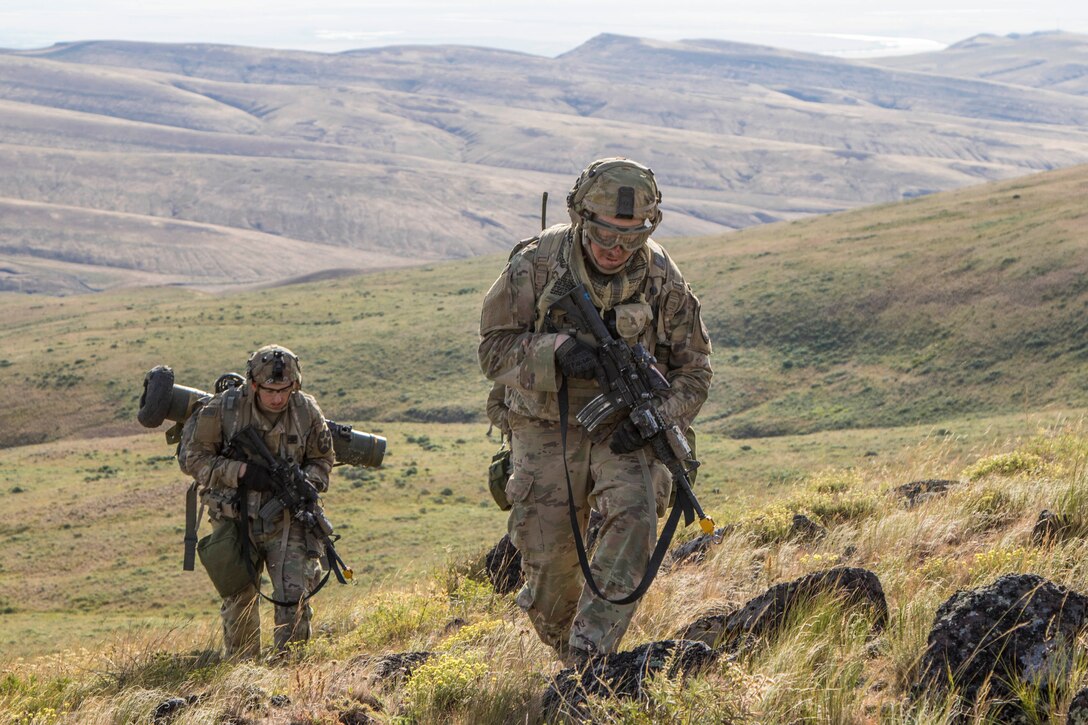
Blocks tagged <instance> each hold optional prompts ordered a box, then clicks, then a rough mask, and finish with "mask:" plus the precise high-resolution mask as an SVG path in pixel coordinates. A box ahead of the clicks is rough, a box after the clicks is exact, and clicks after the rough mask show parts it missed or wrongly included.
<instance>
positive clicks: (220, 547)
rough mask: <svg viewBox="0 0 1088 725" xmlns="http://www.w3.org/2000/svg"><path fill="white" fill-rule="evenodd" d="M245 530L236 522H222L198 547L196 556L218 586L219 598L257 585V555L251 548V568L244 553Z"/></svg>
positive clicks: (216, 586) (216, 587) (216, 588)
mask: <svg viewBox="0 0 1088 725" xmlns="http://www.w3.org/2000/svg"><path fill="white" fill-rule="evenodd" d="M243 535H244V534H243V533H242V527H241V525H240V524H239V523H238V522H237V521H220V522H219V523H218V524H217V525H216V527H215V529H214V530H213V531H212V532H211V533H210V534H208V535H207V536H205V537H204V538H202V539H201V540H200V541H199V542H197V545H196V553H197V556H199V557H200V563H201V564H203V565H204V569H206V570H207V572H208V576H209V577H210V578H211V580H212V584H214V585H215V590H216V591H217V592H219V596H221V597H223V598H224V599H226V598H227V597H233V596H234V595H235V594H237V593H239V592H240V591H242V590H243V589H245V588H246V587H247V586H251V585H253V584H254V578H255V576H254V574H255V572H256V567H257V557H256V552H255V551H254V550H253V549H252V548H250V566H247V565H246V562H245V558H244V556H243V554H242V536H243Z"/></svg>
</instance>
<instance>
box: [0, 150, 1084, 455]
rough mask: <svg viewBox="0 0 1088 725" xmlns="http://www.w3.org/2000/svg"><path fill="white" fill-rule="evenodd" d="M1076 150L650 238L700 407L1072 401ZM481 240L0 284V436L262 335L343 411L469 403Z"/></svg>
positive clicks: (124, 416)
mask: <svg viewBox="0 0 1088 725" xmlns="http://www.w3.org/2000/svg"><path fill="white" fill-rule="evenodd" d="M1086 177H1088V170H1086V169H1085V168H1074V169H1068V170H1064V171H1058V172H1051V173H1047V174H1040V175H1037V176H1034V177H1030V178H1028V179H1017V180H1016V181H1015V182H1005V183H1000V184H990V185H985V186H981V187H974V188H971V189H968V190H963V191H957V192H954V193H945V194H937V195H933V196H931V197H926V198H922V199H917V200H913V201H910V202H906V203H902V204H895V205H883V206H877V207H871V208H866V209H861V210H856V211H852V212H847V213H843V214H836V215H831V216H827V217H821V218H812V219H806V220H804V221H800V222H795V223H790V224H775V225H768V226H764V227H760V228H756V229H750V230H746V231H744V232H741V233H736V234H730V235H726V236H721V237H711V238H705V239H689V240H672V241H670V242H669V243H668V247H669V249H670V251H671V252H672V253H673V255H674V257H675V258H676V259H677V261H678V263H679V265H680V267H681V268H682V269H683V270H684V271H685V273H686V275H687V278H688V280H689V281H690V282H691V283H692V285H693V287H694V288H695V290H696V292H697V293H698V295H699V296H700V298H701V300H702V302H703V305H704V319H705V320H706V322H707V325H708V327H709V329H710V332H711V336H712V340H713V342H714V345H715V355H714V358H713V363H714V367H715V371H716V376H715V384H714V387H713V389H712V391H711V394H710V399H709V400H708V401H707V404H706V405H705V406H704V410H703V415H702V428H703V429H704V430H711V431H716V432H723V433H726V434H728V435H730V436H733V437H737V438H748V437H756V436H772V435H788V434H796V433H807V432H813V431H820V430H834V429H843V428H886V427H893V426H903V425H916V424H924V423H937V422H940V421H943V420H950V419H959V418H962V417H964V416H966V415H980V414H983V415H1000V414H1003V413H1009V412H1028V411H1033V410H1038V409H1040V408H1043V407H1046V406H1059V407H1084V406H1086V405H1088V366H1086V365H1085V362H1086V361H1088V343H1086V342H1085V340H1088V314H1086V312H1088V282H1086V281H1085V280H1088V258H1086V256H1085V255H1084V254H1083V239H1084V237H1085V235H1086V234H1088V210H1086V209H1085V208H1084V205H1083V204H1082V203H1081V202H1080V200H1081V199H1082V198H1083V195H1084V192H1085V190H1086V187H1088V181H1086ZM503 263H504V258H503V257H502V256H494V257H487V258H477V259H472V260H468V261H463V262H453V263H448V264H441V265H433V266H428V267H422V268H416V269H411V270H401V271H396V272H388V273H379V274H371V275H364V276H358V277H350V278H341V279H336V280H331V281H325V282H320V283H314V284H306V285H297V286H289V287H281V288H273V289H264V290H260V291H255V292H247V293H244V294H235V295H230V296H212V295H203V294H198V293H194V292H191V291H185V290H182V289H140V290H121V291H116V292H110V293H106V294H99V295H90V296H83V297H78V298H66V299H56V298H43V297H27V296H21V295H15V294H10V293H8V294H2V295H0V348H2V349H3V350H4V353H3V356H2V358H3V361H4V362H3V363H2V364H0V385H3V386H4V387H5V388H6V389H9V390H10V389H16V390H18V391H19V395H17V396H12V398H11V399H9V401H8V402H7V405H6V409H5V415H4V416H3V419H2V420H0V445H9V446H10V445H18V444H25V443H35V442H41V441H44V440H52V439H57V438H64V437H67V436H71V435H84V436H86V435H101V434H102V433H103V432H107V433H126V432H134V431H135V430H136V427H135V423H134V422H133V420H134V417H135V412H136V405H137V401H138V398H139V394H140V384H141V381H142V378H143V373H144V372H145V371H146V370H147V369H148V368H150V367H151V366H152V365H154V364H157V363H166V364H169V365H171V366H173V367H174V368H175V370H176V371H177V373H178V381H179V382H180V383H183V384H186V385H190V386H193V387H201V388H205V389H206V388H208V387H209V386H211V385H212V382H213V381H214V380H215V378H216V377H218V376H219V375H220V374H221V373H223V372H225V371H227V370H238V369H240V368H241V367H242V366H243V365H244V361H245V357H246V355H247V354H248V353H249V352H250V351H251V350H253V349H255V348H257V347H258V346H260V345H262V344H265V343H267V342H270V341H277V342H280V343H282V344H285V345H287V346H288V347H291V348H292V349H294V350H295V352H297V353H299V354H300V355H301V357H302V364H303V370H304V373H305V376H306V387H307V388H308V389H309V390H310V391H311V392H313V393H314V394H315V395H316V396H317V397H318V400H319V401H320V402H321V404H322V405H323V406H324V409H325V411H326V413H327V414H328V415H329V416H330V417H332V418H334V419H342V420H345V421H363V420H384V421H416V422H446V423H458V422H460V423H467V422H474V421H481V420H483V419H484V412H483V408H484V406H483V401H484V399H485V397H486V393H487V389H488V386H487V384H486V382H485V381H484V379H483V377H482V375H481V374H480V372H479V368H478V365H477V363H476V353H475V351H476V344H477V326H478V320H479V308H480V303H481V301H482V299H483V296H484V293H485V292H486V290H487V289H488V287H489V286H490V284H491V282H492V281H493V280H494V278H495V277H496V276H497V275H498V273H499V271H500V269H501V268H502V266H503Z"/></svg>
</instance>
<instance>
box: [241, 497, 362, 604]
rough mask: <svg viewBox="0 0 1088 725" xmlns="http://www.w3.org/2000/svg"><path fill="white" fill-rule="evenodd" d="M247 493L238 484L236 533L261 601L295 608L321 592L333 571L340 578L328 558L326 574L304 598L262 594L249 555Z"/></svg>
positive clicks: (337, 557) (251, 558)
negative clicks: (282, 599) (274, 597)
mask: <svg viewBox="0 0 1088 725" xmlns="http://www.w3.org/2000/svg"><path fill="white" fill-rule="evenodd" d="M248 493H249V489H248V488H246V487H245V486H244V485H241V484H239V486H238V517H239V518H240V519H241V520H240V521H238V526H239V528H240V529H241V531H239V532H238V533H239V534H240V538H241V539H242V558H243V559H244V560H245V562H246V569H248V570H249V576H250V579H251V580H252V582H253V588H254V589H256V590H257V594H259V595H260V596H261V598H262V599H264V600H265V601H268V602H272V603H273V604H275V605H276V606H277V607H297V606H298V605H300V604H302V603H303V602H305V601H307V600H308V599H309V598H310V597H312V596H313V595H315V594H317V593H318V592H319V591H321V587H323V586H325V583H326V582H328V581H329V575H330V574H332V573H333V571H336V577H337V578H338V579H339V578H340V576H341V575H340V572H339V571H337V569H336V567H337V564H336V562H335V561H334V559H333V558H332V557H331V556H330V557H329V570H328V571H327V572H325V576H324V577H322V579H321V581H319V582H318V583H317V586H316V587H314V588H313V591H311V592H310V593H309V594H307V595H306V596H303V597H299V598H298V599H296V600H294V601H293V602H281V601H280V600H279V599H273V598H272V597H270V596H268V595H267V594H265V593H264V592H262V591H261V576H260V574H258V573H257V569H256V567H254V566H253V557H252V556H251V555H250V551H251V548H250V541H249V496H248ZM326 551H327V549H326ZM332 555H333V556H336V553H335V552H332ZM339 558H340V557H339V556H336V559H339Z"/></svg>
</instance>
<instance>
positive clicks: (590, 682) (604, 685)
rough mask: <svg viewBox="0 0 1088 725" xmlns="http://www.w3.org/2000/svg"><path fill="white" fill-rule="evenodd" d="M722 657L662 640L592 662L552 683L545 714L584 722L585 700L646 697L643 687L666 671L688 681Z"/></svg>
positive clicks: (702, 648)
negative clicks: (687, 678) (597, 696)
mask: <svg viewBox="0 0 1088 725" xmlns="http://www.w3.org/2000/svg"><path fill="white" fill-rule="evenodd" d="M718 656H719V653H718V652H715V651H714V650H712V649H711V648H710V647H707V646H706V645H705V644H703V643H702V642H688V641H684V640H675V639H669V640H661V641H659V642H650V643H649V644H644V645H642V646H641V647H636V648H635V649H633V650H630V651H628V652H617V653H614V654H610V655H607V656H603V657H597V658H594V659H592V660H590V662H589V664H587V665H586V667H585V669H583V670H582V671H579V670H578V669H576V668H574V667H571V668H568V669H565V670H563V671H562V672H560V673H559V674H558V675H556V676H555V679H554V680H552V683H551V685H550V686H549V687H548V690H547V692H545V693H544V712H545V713H547V714H548V715H549V718H550V717H553V716H555V715H556V714H562V715H565V716H567V717H571V718H574V719H578V718H585V717H586V716H587V715H588V713H587V712H586V711H585V701H586V698H587V697H589V696H591V695H610V696H613V697H621V698H633V697H642V696H644V695H645V691H644V690H643V683H644V682H646V681H648V680H649V679H650V678H651V677H653V676H655V675H657V674H658V673H660V672H662V671H665V670H667V672H666V674H667V675H668V676H669V677H677V676H681V677H687V676H689V675H692V674H694V673H697V672H698V671H700V670H702V669H703V668H705V667H707V666H708V665H711V664H713V663H714V661H715V660H717V659H718Z"/></svg>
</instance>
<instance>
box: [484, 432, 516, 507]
mask: <svg viewBox="0 0 1088 725" xmlns="http://www.w3.org/2000/svg"><path fill="white" fill-rule="evenodd" d="M511 454H512V451H511V450H510V446H508V445H507V444H506V440H505V439H504V440H503V442H502V447H501V448H499V450H498V452H497V453H495V455H493V456H491V465H490V466H488V468H487V487H488V489H490V491H491V497H492V498H493V499H495V503H496V504H498V505H499V510H501V511H509V510H510V507H511V505H510V501H509V499H507V498H506V484H507V483H509V482H510V474H511V473H513V471H514V461H513V459H512V456H511Z"/></svg>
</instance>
